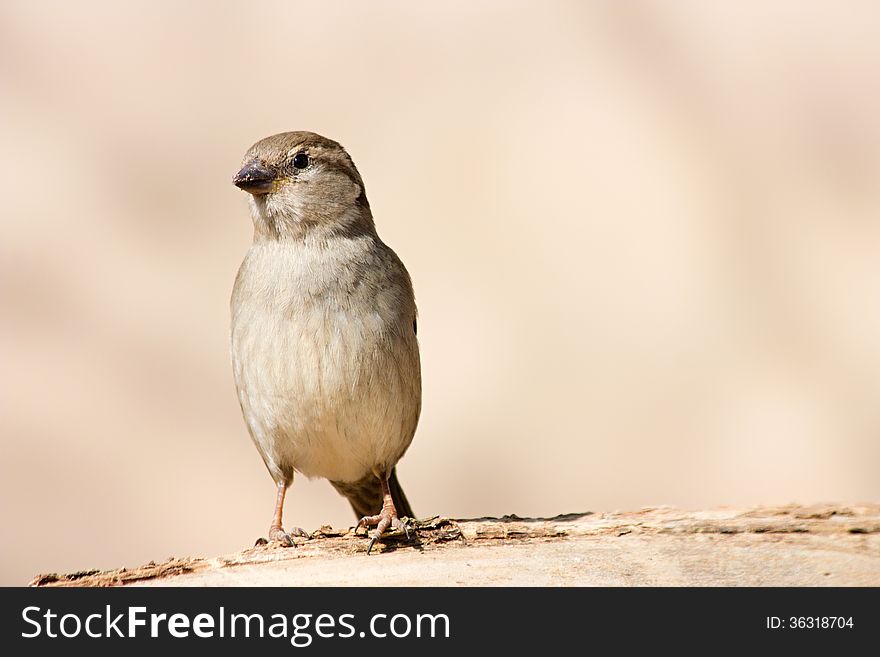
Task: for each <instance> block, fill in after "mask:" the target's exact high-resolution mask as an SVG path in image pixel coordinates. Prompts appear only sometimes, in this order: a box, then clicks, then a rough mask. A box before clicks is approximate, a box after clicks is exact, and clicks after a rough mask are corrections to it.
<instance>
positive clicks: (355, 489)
mask: <svg viewBox="0 0 880 657" xmlns="http://www.w3.org/2000/svg"><path fill="white" fill-rule="evenodd" d="M330 483H331V484H333V488H335V489H336V490H337V491H339V494H340V495H342V496H343V497H345V498H346V499H348V502H349V504H351V508H352V509H353V510H354V515H355V516H356V517H357V518H358V520H360V519H361V518H363V517H364V516H372V515H375V514H377V513H379V511H380V510H381V509H382V484H381V482H380V481H379V479H378V478H377V477H375V476H374V475H373V474H372V473H370V474H368V475H367V476H366V477H364V478H363V479H361V480H360V481H355V482H344V481H331V482H330ZM388 487H389V488H390V489H391V499H392V500H394V508H395V509H397V515H398V516H399V517H401V518H403V517H407V518H415V514H414V513H413V510H412V507H411V506H410V505H409V501H408V500H407V499H406V495H404V493H403V489H402V488H401V487H400V482H398V481H397V468H393V469H392V470H391V475H390V476H389V477H388Z"/></svg>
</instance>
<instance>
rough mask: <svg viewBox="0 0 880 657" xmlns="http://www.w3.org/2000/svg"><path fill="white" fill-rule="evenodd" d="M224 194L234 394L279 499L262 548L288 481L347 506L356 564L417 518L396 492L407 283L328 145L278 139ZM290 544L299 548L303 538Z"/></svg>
mask: <svg viewBox="0 0 880 657" xmlns="http://www.w3.org/2000/svg"><path fill="white" fill-rule="evenodd" d="M232 182H233V183H234V184H235V185H236V186H237V187H239V188H240V189H242V190H244V191H245V192H247V193H248V204H249V206H250V214H251V218H252V219H253V224H254V239H253V244H252V245H251V247H250V249H249V250H248V252H247V255H246V256H245V258H244V261H243V262H242V263H241V267H240V269H239V271H238V275H237V277H236V279H235V285H234V287H233V290H232V299H231V303H230V306H231V311H232V313H231V314H232V330H231V352H232V370H233V376H234V379H235V387H236V391H237V393H238V400H239V403H240V405H241V410H242V414H243V415H244V420H245V423H246V424H247V427H248V430H249V432H250V435H251V438H252V440H253V442H254V445H255V446H256V448H257V450H258V451H259V453H260V456H261V457H262V458H263V462H264V463H265V464H266V468H267V469H268V471H269V474H270V475H271V476H272V479H273V480H274V481H275V484H276V486H277V494H276V499H275V513H274V515H273V518H272V523H271V525H270V528H269V540H271V541H279V542H281V543H282V544H283V545H285V546H291V545H294V542H293V539H292V538H291V536H290V534H288V533H287V532H286V531H285V530H284V528H283V522H282V516H283V510H284V498H285V495H286V493H287V489H288V488H289V487H290V485H291V483H292V482H293V477H294V473H295V472H296V473H300V474H302V475H304V476H306V477H309V478H314V477H322V478H324V479H327V480H329V481H330V483H331V484H332V485H333V487H334V488H335V489H336V490H337V491H338V492H339V493H340V494H342V495H343V496H345V497H346V498H347V499H348V501H349V503H350V504H351V507H352V509H353V510H354V513H355V517H356V518H358V519H359V521H358V524H357V526H356V528H355V529H356V530H358V529H360V528H361V527H375V529H374V531H373V532H372V533H371V534H370V537H371V540H370V543H369V546H368V548H367V552H368V553H369V551H370V550H371V549H372V548H373V545H374V543H375V542H376V540H377V539H379V538H381V537H382V536H383V535H384V534H385V532H386V531H387V530H388V529H389V528H397V529H403V530H404V531H405V532H406V533H407V535H409V530H408V528H407V526H406V524H405V523H403V522H402V520H401V518H407V517H408V518H413V517H414V514H413V511H412V508H411V507H410V505H409V502H408V501H407V499H406V496H405V495H404V493H403V490H402V488H401V487H400V484H399V483H398V480H397V474H396V465H397V463H398V461H400V459H401V457H402V456H403V455H404V453H405V452H406V450H407V448H408V447H409V445H410V443H411V442H412V439H413V435H414V434H415V431H416V425H417V424H418V420H419V413H420V410H421V394H422V389H421V367H420V362H419V346H418V340H417V338H416V332H417V324H416V303H415V297H414V294H413V287H412V282H411V279H410V276H409V273H408V272H407V270H406V268H405V267H404V266H403V263H402V262H401V260H400V258H398V257H397V255H396V254H395V253H394V251H392V250H391V248H390V247H388V246H387V245H386V244H385V243H384V242H383V241H382V240H381V239H380V238H379V235H378V234H377V233H376V227H375V224H374V223H373V215H372V212H371V211H370V203H369V201H367V195H366V191H365V189H364V182H363V180H362V179H361V176H360V174H359V173H358V170H357V168H356V167H355V165H354V162H353V161H352V159H351V157H350V156H349V154H348V153H347V152H346V151H345V149H344V148H343V147H342V146H341V145H339V144H338V143H337V142H335V141H332V140H330V139H327V138H326V137H322V136H320V135H317V134H315V133H312V132H284V133H281V134H277V135H273V136H271V137H267V138H265V139H263V140H261V141H258V142H257V143H256V144H254V145H253V146H251V148H250V149H249V150H248V151H247V153H246V154H245V156H244V160H243V162H242V165H241V167H240V169H239V171H238V173H236V174H235V176H234V177H233V179H232ZM292 533H294V534H296V535H301V536H308V534H306V533H305V532H304V531H303V530H302V529H296V530H293V532H292Z"/></svg>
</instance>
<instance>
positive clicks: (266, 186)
mask: <svg viewBox="0 0 880 657" xmlns="http://www.w3.org/2000/svg"><path fill="white" fill-rule="evenodd" d="M275 177H276V172H275V170H274V169H273V168H272V167H267V166H266V165H264V164H262V163H261V162H260V161H259V160H251V161H250V162H248V163H247V164H245V165H244V166H243V167H242V168H241V171H239V172H238V173H237V174H235V175H234V176H233V177H232V183H233V184H234V185H235V186H236V187H238V188H239V189H243V190H244V191H246V192H247V193H248V194H253V195H254V196H259V195H261V194H266V193H268V192H270V191H271V190H272V183H273V182H274V181H275Z"/></svg>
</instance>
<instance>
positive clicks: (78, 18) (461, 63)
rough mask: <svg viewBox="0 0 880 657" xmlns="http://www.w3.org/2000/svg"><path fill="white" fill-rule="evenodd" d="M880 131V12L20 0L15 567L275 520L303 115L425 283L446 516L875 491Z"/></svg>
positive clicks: (426, 457) (344, 518) (429, 418)
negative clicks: (238, 346) (285, 248)
mask: <svg viewBox="0 0 880 657" xmlns="http://www.w3.org/2000/svg"><path fill="white" fill-rule="evenodd" d="M878 117H880V5H878V4H877V3H872V2H852V3H847V4H846V6H841V5H839V4H838V3H832V2H818V1H817V2H772V1H771V2H758V1H755V2H745V3H741V2H713V3H705V2H698V1H693V2H665V3H663V2H594V3H584V2H531V3H515V2H481V3H469V2H445V3H439V4H438V3H432V4H427V3H417V4H414V3H406V2H384V3H376V2H371V3H359V2H322V3H307V2H296V3H294V2H277V3H273V2H261V3H257V4H254V3H242V2H204V3H199V2H189V3H170V2H158V3H157V2H138V3H111V2H106V3H65V2H47V3H13V2H9V1H4V2H3V3H2V5H0V140H2V144H3V148H2V154H0V189H2V192H3V193H2V204H3V205H2V208H3V210H2V214H0V304H2V305H0V308H2V314H0V435H2V441H3V443H2V450H3V451H2V454H3V455H2V460H0V504H2V516H0V520H2V527H3V535H4V540H3V541H2V543H3V546H2V563H0V583H2V584H21V583H24V582H26V581H27V580H28V579H29V578H30V577H31V576H32V575H33V574H35V573H36V572H38V571H41V572H45V571H69V570H75V569H80V568H91V567H111V566H119V565H136V564H138V563H142V562H145V561H148V560H150V559H162V558H165V557H166V556H168V555H172V554H173V555H178V556H180V555H196V554H197V555H213V554H217V553H223V552H230V551H234V550H237V549H240V548H243V547H245V546H247V545H250V544H252V543H253V541H254V539H255V538H256V537H257V536H260V535H263V534H264V533H265V531H266V527H267V524H268V521H269V519H270V515H271V511H272V504H273V499H274V489H273V486H272V482H271V480H270V478H269V476H268V474H267V473H266V472H265V470H264V468H263V465H262V462H261V461H260V458H259V456H258V455H257V452H256V450H255V449H254V448H253V446H252V445H251V444H250V440H249V438H248V436H247V432H246V430H245V427H244V423H243V421H242V419H241V417H240V414H239V408H238V404H237V401H236V398H235V394H234V390H233V385H232V380H231V373H230V366H229V359H228V353H227V349H228V346H227V330H228V297H229V292H230V289H231V286H232V281H233V278H234V276H235V273H236V270H237V267H238V264H239V262H240V261H241V258H242V256H243V254H244V253H245V251H246V249H247V248H248V245H249V242H250V238H251V223H250V218H249V216H248V212H247V209H246V201H245V195H244V194H243V193H242V192H240V191H238V190H237V189H235V188H234V187H233V186H232V185H231V184H230V178H231V176H232V174H233V173H234V172H235V170H236V167H237V165H238V163H239V160H240V158H241V156H242V154H243V153H244V151H245V150H246V149H247V148H248V147H249V146H250V145H251V143H253V142H254V141H256V140H257V139H259V138H261V137H264V136H266V135H269V134H272V133H274V132H280V131H284V130H295V129H307V130H314V131H316V132H320V133H322V134H325V135H327V136H330V137H332V138H334V139H337V140H339V141H340V142H342V143H343V144H344V145H345V146H346V147H347V148H348V150H349V151H350V153H351V154H352V156H353V158H354V160H355V162H356V163H357V165H358V167H359V169H360V171H361V173H362V175H363V177H364V179H365V181H366V184H367V192H368V195H369V198H370V201H371V204H372V207H373V210H374V213H375V216H376V221H377V225H378V227H379V232H380V234H381V235H382V237H383V238H384V239H385V240H386V241H387V242H388V243H389V244H391V245H392V246H393V247H394V248H395V249H396V250H397V252H398V253H399V254H400V255H401V257H402V258H403V260H404V261H405V262H406V264H407V266H408V267H409V270H410V272H411V273H412V275H413V279H414V281H415V285H416V293H417V297H418V300H419V305H420V311H421V317H420V321H419V337H420V339H421V343H422V357H423V368H424V377H425V380H424V394H425V399H424V412H423V415H422V420H421V424H420V428H419V431H418V433H417V435H416V439H415V442H414V443H413V446H412V448H411V449H410V451H409V453H408V454H407V456H406V457H405V458H404V460H403V462H402V463H401V466H400V477H401V480H402V482H403V484H404V486H405V487H406V489H407V491H408V494H409V497H410V499H411V501H412V502H413V503H414V506H415V508H416V511H417V512H418V513H420V514H424V515H428V514H444V515H450V516H457V517H468V516H477V515H487V514H492V515H496V514H504V513H512V512H515V513H518V514H520V515H552V514H556V513H560V512H567V511H581V510H612V509H630V508H636V507H639V506H642V505H659V504H674V505H682V506H686V507H691V508H694V507H705V506H714V505H723V504H737V505H739V504H760V503H767V504H771V503H772V504H776V503H785V502H789V501H797V502H804V503H809V502H813V501H820V500H826V501H834V500H847V501H865V500H874V501H876V500H878V499H880V478H878V461H880V443H878V431H880V381H878V372H880V257H878V255H880V221H878V219H880V184H878V183H880V121H878V120H877V119H878ZM288 499H289V503H288V506H287V509H286V511H287V513H286V520H287V523H288V524H289V525H291V526H292V525H300V526H303V527H305V528H307V529H310V530H311V529H314V528H316V527H317V526H319V525H320V524H322V523H332V524H334V525H343V526H344V525H347V524H350V523H351V522H352V518H351V516H350V511H349V509H348V507H347V505H346V503H345V502H344V500H343V499H342V498H341V497H339V496H338V495H337V494H336V493H335V492H334V491H333V490H332V489H331V488H330V486H329V485H328V484H327V483H326V482H323V481H315V482H307V481H306V480H305V479H300V480H298V481H297V482H296V483H295V484H294V487H293V490H292V493H291V495H290V497H289V498H288Z"/></svg>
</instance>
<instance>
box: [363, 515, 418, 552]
mask: <svg viewBox="0 0 880 657" xmlns="http://www.w3.org/2000/svg"><path fill="white" fill-rule="evenodd" d="M372 525H375V526H376V529H374V530H373V531H372V533H370V534H369V536H370V543H369V545H367V554H370V551H371V550H372V549H373V546H374V545H375V544H376V541H378V540H379V539H381V538H382V536H383V535H384V534H385V532H386V531H387V530H388V528H389V527H390V528H392V529H397V530H399V531H402V532H403V533H404V535H406V538H407V540H409V539H410V538H411V536H410V529H409V525H408V524H407V523H405V522H404V521H403V520H401V519H400V518H399V517H398V516H397V511H395V510H394V509H393V508H391V509H389V508H387V507H385V508H383V509H382V511H381V512H380V513H379V514H378V515H375V516H364V517H363V518H361V519H360V520H359V521H358V524H357V527H355V532H357V530H358V529H360V528H361V527H364V528H367V527H369V526H372Z"/></svg>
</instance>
